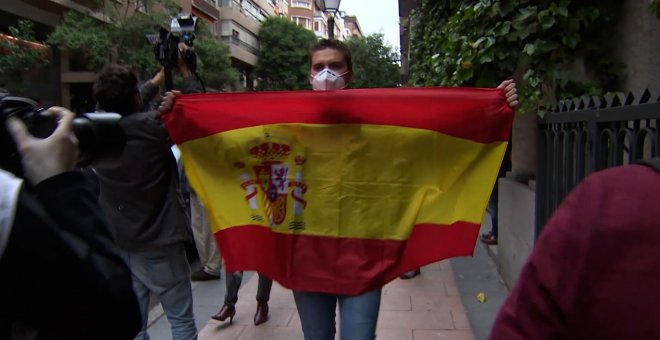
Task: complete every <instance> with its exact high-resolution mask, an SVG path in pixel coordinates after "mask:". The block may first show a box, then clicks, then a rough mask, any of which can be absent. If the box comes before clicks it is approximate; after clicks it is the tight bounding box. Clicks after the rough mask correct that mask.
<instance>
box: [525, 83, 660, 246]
mask: <svg viewBox="0 0 660 340" xmlns="http://www.w3.org/2000/svg"><path fill="white" fill-rule="evenodd" d="M545 112H546V114H545V115H544V117H543V118H542V119H541V120H540V122H539V125H538V127H539V140H538V144H537V147H538V152H537V157H538V166H537V174H536V175H537V176H536V235H539V233H540V231H541V228H542V226H543V224H544V223H545V222H546V220H547V219H548V218H549V217H550V215H551V214H552V213H553V212H554V210H555V209H556V208H557V206H558V205H559V204H560V203H561V201H562V200H563V199H564V197H566V195H567V194H568V193H569V192H570V191H571V189H573V187H574V186H575V185H576V184H577V183H579V182H580V181H581V180H582V179H584V178H585V177H586V176H587V175H589V174H590V173H592V172H595V171H598V170H602V169H605V168H608V167H613V166H617V165H623V164H630V163H634V162H636V161H638V160H641V159H646V158H651V157H657V156H660V134H659V131H658V127H659V126H660V125H659V124H658V121H659V120H660V93H657V92H652V91H649V90H648V89H647V90H645V91H644V92H642V93H640V94H637V95H635V94H633V93H628V94H627V95H626V94H623V93H616V94H609V95H606V96H602V97H587V96H585V97H581V98H578V99H575V100H569V101H561V102H559V103H558V104H557V105H554V106H552V107H550V108H546V111H545Z"/></svg>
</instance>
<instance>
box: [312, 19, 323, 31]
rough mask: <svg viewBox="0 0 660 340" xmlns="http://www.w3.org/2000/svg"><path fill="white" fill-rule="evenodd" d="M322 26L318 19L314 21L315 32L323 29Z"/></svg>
mask: <svg viewBox="0 0 660 340" xmlns="http://www.w3.org/2000/svg"><path fill="white" fill-rule="evenodd" d="M320 28H321V25H319V22H318V21H316V22H314V32H318V31H320V30H321V29H320Z"/></svg>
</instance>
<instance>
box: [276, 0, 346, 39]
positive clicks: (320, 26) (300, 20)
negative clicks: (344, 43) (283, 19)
mask: <svg viewBox="0 0 660 340" xmlns="http://www.w3.org/2000/svg"><path fill="white" fill-rule="evenodd" d="M329 15H330V14H328V13H326V12H323V11H321V10H320V9H319V8H318V7H317V6H316V3H315V1H313V0H291V2H290V4H289V16H288V17H289V19H291V21H293V22H295V23H296V24H298V25H299V26H301V27H304V28H306V29H308V30H310V31H313V32H314V34H316V36H317V37H319V38H328V37H329V32H328V19H329ZM332 15H333V16H334V18H335V25H334V38H335V39H338V40H346V39H348V38H350V37H351V36H352V35H351V34H349V32H348V31H347V30H346V27H345V24H344V19H343V17H344V15H345V13H343V12H339V13H337V14H332ZM355 22H356V23H357V19H356V20H355Z"/></svg>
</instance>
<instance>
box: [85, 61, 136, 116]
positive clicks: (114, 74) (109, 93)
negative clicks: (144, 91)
mask: <svg viewBox="0 0 660 340" xmlns="http://www.w3.org/2000/svg"><path fill="white" fill-rule="evenodd" d="M138 94H139V90H138V80H137V77H136V76H135V73H133V71H132V70H131V68H130V67H128V66H124V65H118V64H110V65H108V66H106V67H105V68H103V70H102V71H101V73H99V75H98V78H96V82H94V98H95V99H96V103H97V107H98V108H99V109H101V110H103V111H106V112H116V113H119V114H120V115H122V116H125V115H129V114H131V113H134V112H135V110H136V108H137V106H136V104H137V103H136V100H137V97H138V96H136V95H138Z"/></svg>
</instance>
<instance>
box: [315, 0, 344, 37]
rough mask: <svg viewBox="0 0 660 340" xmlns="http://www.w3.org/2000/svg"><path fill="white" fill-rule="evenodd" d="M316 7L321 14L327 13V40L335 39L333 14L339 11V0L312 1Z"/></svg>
mask: <svg viewBox="0 0 660 340" xmlns="http://www.w3.org/2000/svg"><path fill="white" fill-rule="evenodd" d="M314 2H315V3H316V6H317V7H318V8H320V9H321V11H323V12H328V13H329V14H330V15H329V16H328V38H329V39H334V37H335V17H334V14H335V13H337V12H338V11H339V3H340V2H341V0H314Z"/></svg>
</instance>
